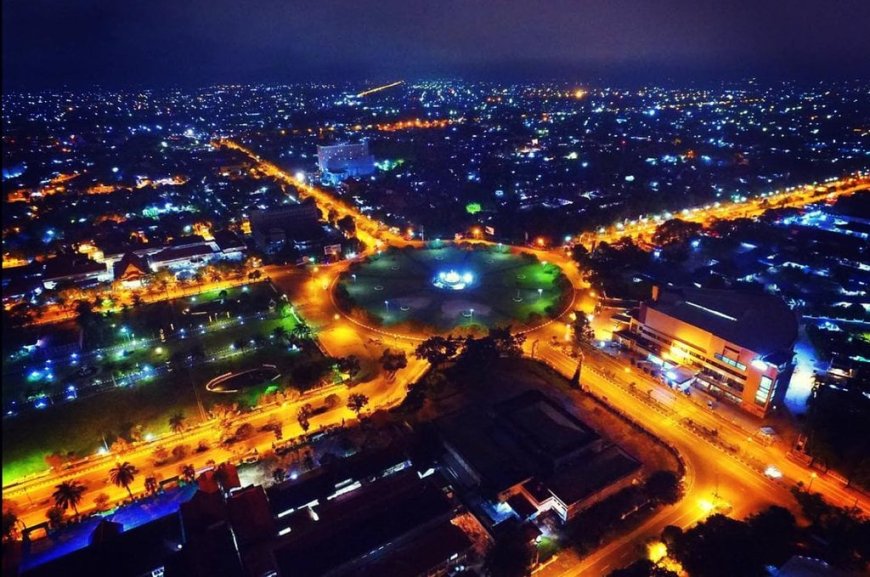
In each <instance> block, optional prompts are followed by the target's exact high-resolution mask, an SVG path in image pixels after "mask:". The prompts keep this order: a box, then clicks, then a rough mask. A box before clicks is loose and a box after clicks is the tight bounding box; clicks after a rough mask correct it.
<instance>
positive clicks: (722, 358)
mask: <svg viewBox="0 0 870 577" xmlns="http://www.w3.org/2000/svg"><path fill="white" fill-rule="evenodd" d="M713 356H714V357H716V358H717V359H719V360H720V361H722V362H723V363H725V364H726V365H731V366H732V367H735V368H738V369H740V370H741V371H745V370H746V365H744V364H743V363H738V362H737V361H735V360H734V359H729V358H728V357H726V356H725V355H722V354H720V353H716V354H715V355H713Z"/></svg>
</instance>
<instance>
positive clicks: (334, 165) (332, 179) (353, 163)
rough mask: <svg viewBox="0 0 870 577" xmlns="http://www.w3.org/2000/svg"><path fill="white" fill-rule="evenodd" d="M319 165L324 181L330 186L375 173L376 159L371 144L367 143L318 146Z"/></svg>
mask: <svg viewBox="0 0 870 577" xmlns="http://www.w3.org/2000/svg"><path fill="white" fill-rule="evenodd" d="M317 164H318V166H319V167H320V172H321V174H322V176H323V180H324V181H327V182H329V183H330V184H336V183H338V182H341V181H342V180H344V179H345V178H348V177H353V178H355V177H359V176H368V175H370V174H374V172H375V158H374V156H372V155H371V153H370V152H369V143H368V142H366V141H362V142H359V143H355V144H348V143H344V144H333V145H331V146H318V147H317Z"/></svg>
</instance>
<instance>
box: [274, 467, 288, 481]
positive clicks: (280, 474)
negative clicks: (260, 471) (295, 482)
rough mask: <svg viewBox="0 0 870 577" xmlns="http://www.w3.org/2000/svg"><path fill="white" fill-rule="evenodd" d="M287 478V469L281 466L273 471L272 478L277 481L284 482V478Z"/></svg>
mask: <svg viewBox="0 0 870 577" xmlns="http://www.w3.org/2000/svg"><path fill="white" fill-rule="evenodd" d="M286 478H287V471H286V470H284V469H282V468H281V467H278V468H277V469H275V470H274V471H272V479H273V480H274V481H275V482H276V483H283V482H284V479H286Z"/></svg>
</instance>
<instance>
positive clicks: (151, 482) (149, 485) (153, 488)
mask: <svg viewBox="0 0 870 577" xmlns="http://www.w3.org/2000/svg"><path fill="white" fill-rule="evenodd" d="M145 492H146V493H148V494H149V495H153V494H154V493H156V492H157V478H156V477H153V476H149V477H145Z"/></svg>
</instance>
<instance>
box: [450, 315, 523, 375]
mask: <svg viewBox="0 0 870 577" xmlns="http://www.w3.org/2000/svg"><path fill="white" fill-rule="evenodd" d="M525 340H526V337H525V335H519V334H518V335H514V334H511V327H510V326H507V327H493V328H491V329H490V330H489V334H488V335H487V336H485V337H481V338H478V339H475V338H472V337H468V338H467V339H466V340H465V347H464V348H463V351H462V354H461V355H460V356H459V364H460V365H461V366H462V367H463V368H464V369H465V370H469V371H477V372H479V371H482V370H484V369H486V368H488V367H489V366H490V365H491V364H492V363H494V362H495V361H497V360H498V359H501V358H519V357H521V356H522V354H523V343H524V342H525Z"/></svg>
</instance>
